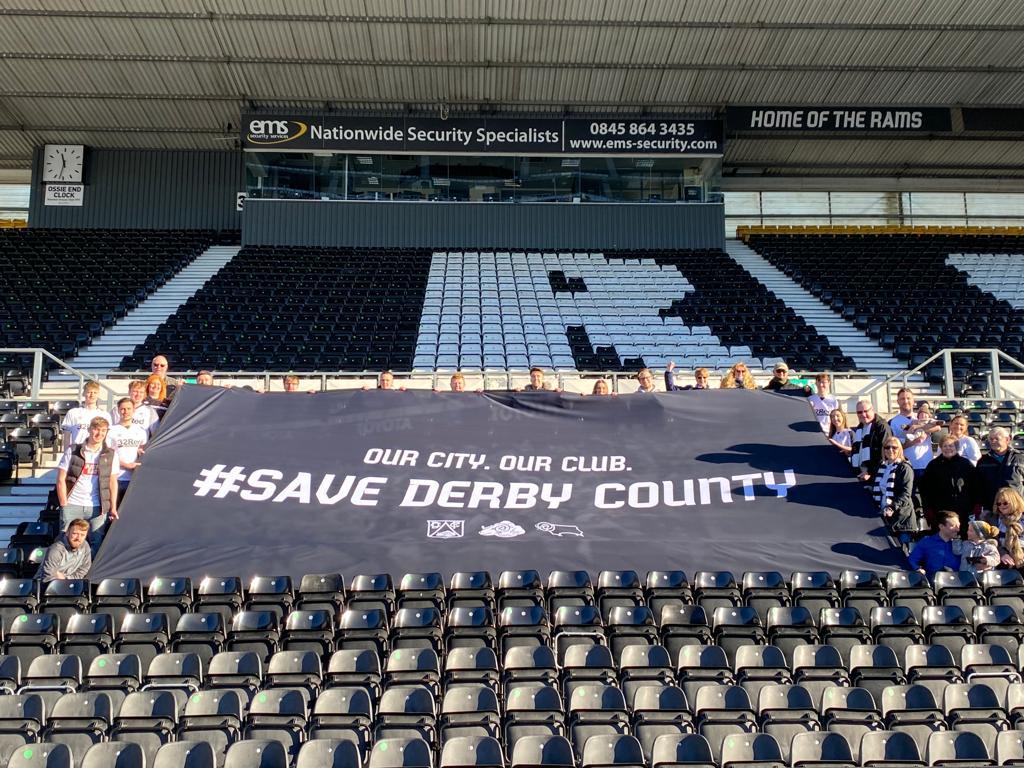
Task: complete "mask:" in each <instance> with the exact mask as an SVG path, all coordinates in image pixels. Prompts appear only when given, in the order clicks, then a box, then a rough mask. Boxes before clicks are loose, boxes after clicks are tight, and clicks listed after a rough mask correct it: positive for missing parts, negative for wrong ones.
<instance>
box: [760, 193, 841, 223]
mask: <svg viewBox="0 0 1024 768" xmlns="http://www.w3.org/2000/svg"><path fill="white" fill-rule="evenodd" d="M761 207H762V210H763V211H764V214H765V215H766V216H767V215H769V214H774V215H782V216H785V215H794V216H795V215H798V214H804V215H812V216H813V215H819V216H825V217H826V219H827V218H828V192H762V193H761ZM765 223H766V224H767V223H768V222H767V221H766V222H765ZM793 223H794V224H795V223H796V222H795V221H794V222H793Z"/></svg>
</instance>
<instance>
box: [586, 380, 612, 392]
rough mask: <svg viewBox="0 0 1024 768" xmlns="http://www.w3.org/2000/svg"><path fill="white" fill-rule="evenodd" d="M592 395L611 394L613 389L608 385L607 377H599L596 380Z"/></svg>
mask: <svg viewBox="0 0 1024 768" xmlns="http://www.w3.org/2000/svg"><path fill="white" fill-rule="evenodd" d="M590 394H592V395H610V394H611V389H610V388H609V387H608V380H607V379H598V380H597V381H595V382H594V389H593V390H592V391H591V393H590Z"/></svg>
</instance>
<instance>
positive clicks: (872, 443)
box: [850, 400, 903, 483]
mask: <svg viewBox="0 0 1024 768" xmlns="http://www.w3.org/2000/svg"><path fill="white" fill-rule="evenodd" d="M857 418H858V420H859V423H858V424H857V427H856V428H855V429H854V430H853V455H851V456H850V463H851V464H853V466H854V468H855V469H857V470H859V474H858V475H857V476H858V477H859V478H860V479H861V481H862V482H865V483H867V482H870V481H871V480H873V479H874V477H875V473H876V472H878V468H879V467H880V466H881V464H882V458H883V457H882V446H883V444H884V443H885V442H886V441H887V440H888V439H889V438H890V437H892V430H890V429H889V425H888V424H887V423H886V421H885V419H880V418H878V414H876V413H875V407H874V406H873V405H871V403H870V402H868V401H867V400H861V401H859V402H858V403H857ZM902 451H903V444H902V442H901V443H900V452H901V453H902Z"/></svg>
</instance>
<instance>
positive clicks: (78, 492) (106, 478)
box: [56, 416, 121, 551]
mask: <svg viewBox="0 0 1024 768" xmlns="http://www.w3.org/2000/svg"><path fill="white" fill-rule="evenodd" d="M108 428H109V422H108V421H107V420H106V418H105V417H103V416H97V417H95V418H94V419H93V420H92V421H90V422H89V429H88V436H87V437H86V438H85V440H84V441H82V442H81V443H78V444H77V445H69V446H68V447H67V449H66V450H65V451H64V455H63V456H62V457H61V460H60V463H59V464H57V487H56V491H57V501H58V502H59V503H60V507H61V510H60V516H61V528H63V529H65V530H66V529H67V527H68V524H69V523H70V522H71V521H72V520H74V519H75V518H81V519H83V520H86V521H88V523H89V546H90V547H91V548H92V550H93V551H96V549H97V548H98V547H99V545H100V542H101V541H103V532H104V528H105V527H106V524H107V520H108V519H109V520H116V519H117V476H118V475H119V474H120V472H121V466H120V464H119V463H118V460H117V451H115V450H114V449H113V448H108V447H107V445H106V444H105V440H106V438H107V429H108Z"/></svg>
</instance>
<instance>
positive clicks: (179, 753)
mask: <svg viewBox="0 0 1024 768" xmlns="http://www.w3.org/2000/svg"><path fill="white" fill-rule="evenodd" d="M153 768H217V762H216V758H215V757H214V752H213V747H212V746H211V745H210V744H209V743H208V742H205V741H187V740H181V741H172V742H171V743H170V744H164V745H163V746H162V747H160V749H159V750H158V751H157V753H156V760H155V761H154V763H153Z"/></svg>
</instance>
